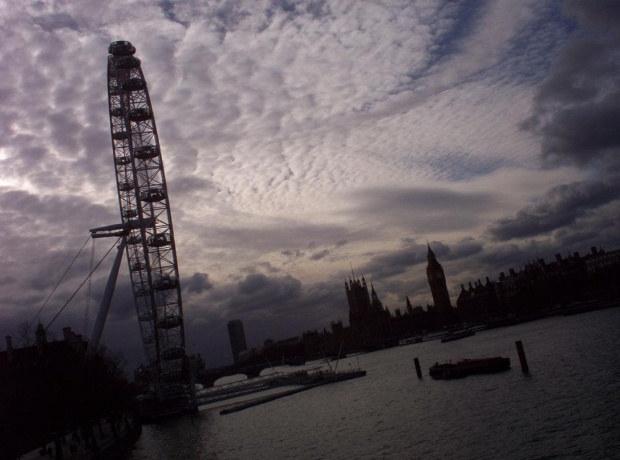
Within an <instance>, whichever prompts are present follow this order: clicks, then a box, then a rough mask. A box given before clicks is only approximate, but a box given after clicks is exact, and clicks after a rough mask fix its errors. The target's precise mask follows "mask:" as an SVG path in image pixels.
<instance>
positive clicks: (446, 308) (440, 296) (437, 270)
mask: <svg viewBox="0 0 620 460" xmlns="http://www.w3.org/2000/svg"><path fill="white" fill-rule="evenodd" d="M427 246H428V253H427V255H426V258H427V259H428V265H427V266H426V277H427V279H428V285H429V286H430V288H431V294H432V295H433V302H434V304H435V308H436V309H437V313H438V322H439V324H438V326H439V327H444V326H445V325H446V324H448V323H449V322H450V321H451V320H452V313H453V311H452V304H451V303H450V295H449V294H448V286H447V283H446V276H445V274H444V272H443V267H442V266H441V264H440V263H439V262H438V261H437V258H436V257H435V253H434V252H433V251H432V249H431V246H430V245H429V244H428V243H427Z"/></svg>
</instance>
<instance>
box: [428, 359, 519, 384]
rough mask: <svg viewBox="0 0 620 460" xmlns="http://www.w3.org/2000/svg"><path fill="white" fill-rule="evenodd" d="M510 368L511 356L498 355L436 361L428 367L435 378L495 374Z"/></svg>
mask: <svg viewBox="0 0 620 460" xmlns="http://www.w3.org/2000/svg"><path fill="white" fill-rule="evenodd" d="M508 369H510V358H502V357H501V356H496V357H493V358H478V359H464V360H462V361H458V362H456V363H451V362H448V363H444V364H439V363H435V364H434V365H433V366H431V367H430V368H429V369H428V372H429V374H430V376H431V377H432V378H434V379H437V380H439V379H458V378H462V377H466V376H468V375H475V374H494V373H496V372H503V371H507V370H508Z"/></svg>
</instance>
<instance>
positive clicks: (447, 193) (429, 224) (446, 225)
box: [350, 188, 495, 232]
mask: <svg viewBox="0 0 620 460" xmlns="http://www.w3.org/2000/svg"><path fill="white" fill-rule="evenodd" d="M353 200H354V201H355V202H356V203H357V206H356V207H355V208H354V210H353V211H350V213H351V215H352V216H354V217H355V218H356V219H358V220H363V221H366V222H370V223H374V224H380V225H382V226H399V227H405V228H407V229H408V230H409V231H417V232H431V231H449V230H456V229H460V230H463V229H467V228H470V227H474V226H476V225H478V224H479V223H480V221H481V220H482V219H483V218H484V213H485V212H486V211H488V210H489V209H490V208H491V207H492V206H493V205H494V202H495V200H494V198H493V195H492V194H491V193H476V192H455V191H451V190H445V189H430V188H427V189H422V188H419V189H416V188H411V189H403V188H400V189H395V188H380V189H378V188H375V189H365V190H358V191H356V192H355V193H354V194H353Z"/></svg>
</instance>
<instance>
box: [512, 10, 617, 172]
mask: <svg viewBox="0 0 620 460" xmlns="http://www.w3.org/2000/svg"><path fill="white" fill-rule="evenodd" d="M565 11H566V12H567V13H569V14H572V15H575V16H576V17H577V18H578V20H579V22H580V23H581V25H582V26H583V27H586V28H588V27H591V28H593V29H594V34H590V35H589V36H588V38H583V39H581V40H576V41H574V42H571V43H569V44H568V45H566V47H565V48H564V49H563V50H562V51H561V53H560V55H559V56H558V58H557V61H556V62H555V64H554V67H553V69H552V71H551V75H550V77H549V78H548V80H547V81H546V82H545V83H544V84H543V85H541V87H540V88H539V90H538V94H537V96H536V99H535V107H534V113H533V115H532V116H531V117H530V118H529V119H527V120H525V121H524V122H523V123H522V127H523V128H525V129H531V130H533V131H534V132H536V133H538V134H539V135H540V136H541V138H542V143H541V147H542V148H541V151H542V155H543V157H544V158H545V159H547V160H550V161H568V162H575V163H577V164H584V163H588V162H591V161H593V160H596V159H602V160H604V161H612V162H614V163H615V162H617V161H618V160H617V149H618V148H620V134H619V132H618V129H617V126H618V125H619V124H620V108H619V107H620V33H619V32H618V31H619V30H620V8H619V7H618V2H612V1H593V2H576V1H571V2H567V3H566V8H565Z"/></svg>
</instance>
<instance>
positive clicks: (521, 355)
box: [515, 340, 530, 374]
mask: <svg viewBox="0 0 620 460" xmlns="http://www.w3.org/2000/svg"><path fill="white" fill-rule="evenodd" d="M515 345H516V346H517V354H518V355H519V362H520V363H521V372H523V373H524V374H529V373H530V368H529V367H528V365H527V359H526V358H525V351H524V350H523V343H522V342H521V341H520V340H517V341H516V342H515Z"/></svg>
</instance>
